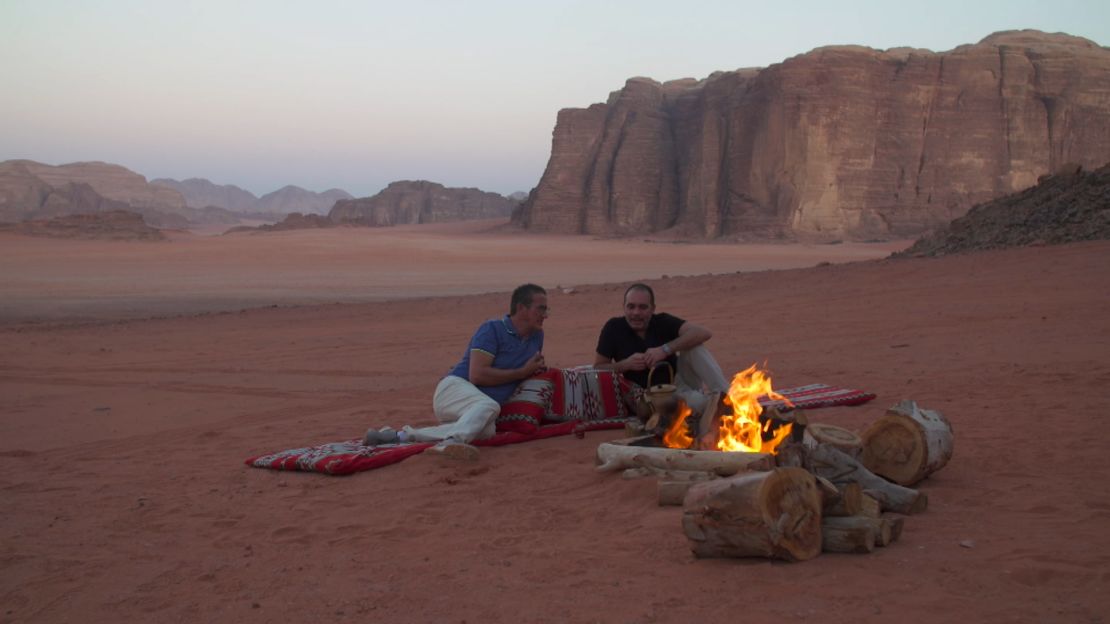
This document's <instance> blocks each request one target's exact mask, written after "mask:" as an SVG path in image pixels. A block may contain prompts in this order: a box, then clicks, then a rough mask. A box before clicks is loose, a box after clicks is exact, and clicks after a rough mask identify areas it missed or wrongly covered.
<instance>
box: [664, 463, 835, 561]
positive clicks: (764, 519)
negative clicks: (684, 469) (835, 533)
mask: <svg viewBox="0 0 1110 624" xmlns="http://www.w3.org/2000/svg"><path fill="white" fill-rule="evenodd" d="M682 530H683V532H684V533H685V535H686V537H687V539H688V540H689V541H690V548H691V550H692V551H693V552H694V555H695V556H696V557H699V558H701V557H769V558H773V559H784V560H786V561H805V560H807V559H812V558H813V557H816V556H817V555H818V554H820V553H821V494H820V491H819V490H818V488H817V480H816V479H815V478H814V477H813V475H812V474H810V473H808V472H806V471H805V470H803V469H801V468H775V469H774V470H771V471H769V472H749V473H745V474H742V475H737V476H735V477H729V478H727V479H717V480H714V481H706V482H704V483H698V484H695V485H694V486H693V487H691V488H690V491H689V492H688V493H687V494H686V500H685V502H684V503H683V512H682Z"/></svg>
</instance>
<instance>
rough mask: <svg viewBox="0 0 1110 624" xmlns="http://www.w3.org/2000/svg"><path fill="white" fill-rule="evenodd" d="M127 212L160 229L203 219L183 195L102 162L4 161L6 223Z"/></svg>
mask: <svg viewBox="0 0 1110 624" xmlns="http://www.w3.org/2000/svg"><path fill="white" fill-rule="evenodd" d="M118 210H126V211H130V212H133V213H137V214H140V215H142V218H143V219H144V220H145V221H146V223H147V224H148V225H150V226H153V227H160V228H185V227H188V226H189V223H190V221H191V220H190V217H197V216H198V215H197V214H194V211H193V210H192V209H190V208H188V207H187V206H186V205H185V200H184V198H183V197H181V195H180V193H177V192H176V191H173V190H171V189H166V188H161V187H153V186H151V185H149V184H147V182H146V178H144V177H143V176H141V175H139V174H137V173H135V172H133V171H130V170H128V169H126V168H124V167H120V166H119V165H112V164H108V163H102V162H87V163H72V164H68V165H61V166H57V167H55V166H51V165H44V164H42V163H37V162H34V161H30V160H9V161H5V162H2V163H0V222H9V223H10V222H18V221H32V220H44V219H51V218H53V217H59V216H65V215H72V214H91V213H100V212H109V211H118Z"/></svg>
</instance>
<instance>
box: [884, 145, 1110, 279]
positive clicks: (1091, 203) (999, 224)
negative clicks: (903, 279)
mask: <svg viewBox="0 0 1110 624" xmlns="http://www.w3.org/2000/svg"><path fill="white" fill-rule="evenodd" d="M1096 239H1110V164H1108V165H1105V166H1103V167H1101V168H1099V169H1097V170H1095V171H1089V172H1088V171H1083V170H1082V168H1080V167H1078V166H1069V167H1065V168H1062V169H1061V170H1059V171H1058V172H1057V173H1056V174H1054V175H1049V176H1044V177H1042V178H1041V179H1040V182H1039V183H1038V184H1037V185H1036V186H1033V187H1030V188H1028V189H1026V190H1024V191H1021V192H1020V193H1014V194H1012V195H1007V196H1005V197H1000V198H998V199H996V200H994V201H990V202H986V203H982V204H979V205H977V206H974V207H973V208H972V209H971V210H969V211H968V213H967V214H966V215H964V216H963V217H960V218H959V219H956V220H954V221H952V222H951V223H949V224H948V225H947V226H945V227H942V228H940V229H939V230H937V231H935V232H933V233H932V234H929V235H927V236H924V237H922V238H921V239H919V240H918V241H917V242H916V243H914V244H913V246H912V247H910V248H909V249H906V250H905V251H902V252H899V253H896V254H894V255H893V257H914V256H942V255H945V254H950V253H960V252H967V251H977V250H982V249H1002V248H1005V247H1020V246H1024V245H1038V244H1040V245H1057V244H1061V243H1072V242H1077V241H1085V240H1096Z"/></svg>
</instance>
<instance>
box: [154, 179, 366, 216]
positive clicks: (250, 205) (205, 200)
mask: <svg viewBox="0 0 1110 624" xmlns="http://www.w3.org/2000/svg"><path fill="white" fill-rule="evenodd" d="M151 184H157V185H160V186H165V187H167V188H172V189H174V190H176V191H178V192H179V193H181V194H182V195H183V196H184V197H185V202H186V204H188V205H189V206H190V207H192V208H208V207H211V206H215V207H217V208H223V209H225V210H228V211H231V212H237V213H240V214H243V215H251V216H263V215H286V214H292V213H294V212H300V213H302V214H327V213H328V211H329V210H331V207H332V206H334V205H335V202H337V201H339V200H340V199H351V198H352V197H353V195H351V194H350V193H348V192H347V191H344V190H342V189H329V190H327V191H324V192H323V193H316V192H313V191H309V190H306V189H303V188H301V187H299V186H292V185H290V186H285V187H282V188H280V189H278V190H276V191H274V192H272V193H267V194H266V195H263V196H262V197H255V195H254V193H251V192H250V191H247V190H244V189H241V188H239V187H238V186H235V185H234V184H214V183H212V182H210V181H209V180H205V179H204V178H189V179H188V180H184V181H180V182H179V181H177V180H173V179H171V178H158V179H157V180H151ZM271 218H272V217H271Z"/></svg>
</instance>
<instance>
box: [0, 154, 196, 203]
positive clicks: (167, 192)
mask: <svg viewBox="0 0 1110 624" xmlns="http://www.w3.org/2000/svg"><path fill="white" fill-rule="evenodd" d="M11 162H17V163H22V164H23V165H25V166H26V168H27V171H28V172H30V173H31V174H32V175H34V176H35V177H37V178H39V179H41V180H43V181H44V182H46V183H47V184H49V185H51V186H60V185H63V184H66V183H68V182H73V183H78V184H88V185H89V186H91V187H92V188H93V190H95V191H96V192H97V193H99V194H100V195H103V196H104V197H107V198H108V199H114V200H116V201H121V202H124V203H126V204H128V205H130V206H134V207H136V208H156V209H160V210H166V211H174V210H180V209H183V208H185V198H184V197H182V195H181V193H178V192H177V191H175V190H173V189H168V188H165V187H162V186H157V185H154V184H149V183H147V181H146V178H145V177H143V176H141V175H139V174H137V173H135V172H134V171H131V170H130V169H127V168H126V167H121V166H119V165H113V164H110V163H104V162H79V163H70V164H68V165H59V166H52V165H44V164H42V163H37V162H34V161H30V160H22V161H11Z"/></svg>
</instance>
